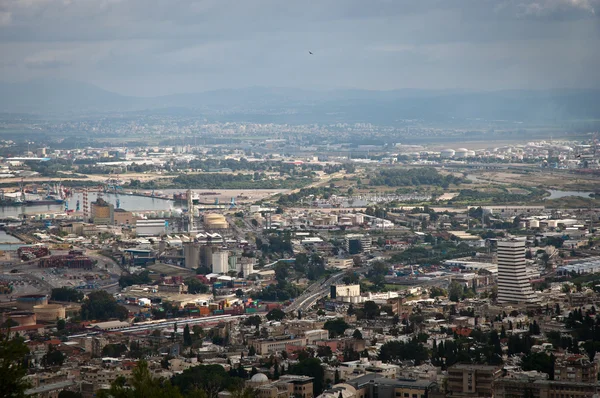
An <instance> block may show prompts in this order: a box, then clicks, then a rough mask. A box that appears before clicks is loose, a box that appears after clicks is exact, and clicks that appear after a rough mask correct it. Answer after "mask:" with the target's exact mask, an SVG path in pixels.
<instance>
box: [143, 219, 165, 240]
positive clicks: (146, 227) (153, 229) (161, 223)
mask: <svg viewBox="0 0 600 398" xmlns="http://www.w3.org/2000/svg"><path fill="white" fill-rule="evenodd" d="M135 233H136V235H137V236H161V235H164V234H165V233H167V222H166V221H165V220H162V219H159V220H137V221H136V223H135Z"/></svg>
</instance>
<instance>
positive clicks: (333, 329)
mask: <svg viewBox="0 0 600 398" xmlns="http://www.w3.org/2000/svg"><path fill="white" fill-rule="evenodd" d="M349 327H350V325H348V324H347V323H346V321H344V319H342V318H337V319H334V320H329V321H327V322H325V325H324V326H323V328H324V329H325V330H328V331H329V337H330V338H336V337H338V336H340V335H342V334H344V332H345V331H346V329H348V328H349Z"/></svg>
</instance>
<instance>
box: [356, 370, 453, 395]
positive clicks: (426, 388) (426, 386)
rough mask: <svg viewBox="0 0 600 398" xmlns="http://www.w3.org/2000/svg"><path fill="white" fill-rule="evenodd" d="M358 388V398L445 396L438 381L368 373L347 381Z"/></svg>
mask: <svg viewBox="0 0 600 398" xmlns="http://www.w3.org/2000/svg"><path fill="white" fill-rule="evenodd" d="M347 384H349V385H351V386H352V387H354V388H355V389H356V394H355V397H356V398H434V397H443V396H444V394H440V392H439V386H438V384H437V383H436V382H433V381H428V380H408V379H388V378H385V377H382V376H380V375H378V374H367V375H365V376H361V377H357V378H356V379H352V380H350V381H348V382H347Z"/></svg>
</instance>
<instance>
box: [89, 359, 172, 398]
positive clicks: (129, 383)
mask: <svg viewBox="0 0 600 398" xmlns="http://www.w3.org/2000/svg"><path fill="white" fill-rule="evenodd" d="M97 396H98V397H99V398H183V396H182V395H181V393H179V391H178V390H177V388H175V387H173V386H172V385H171V383H169V381H168V380H164V379H159V378H155V377H152V374H151V373H150V370H149V369H148V363H147V362H146V361H139V362H138V363H137V366H136V367H135V368H134V369H133V371H132V373H131V378H130V379H125V378H124V377H122V376H121V377H118V378H117V379H116V380H115V381H114V382H113V383H112V384H111V385H110V389H109V390H100V391H99V392H98V394H97Z"/></svg>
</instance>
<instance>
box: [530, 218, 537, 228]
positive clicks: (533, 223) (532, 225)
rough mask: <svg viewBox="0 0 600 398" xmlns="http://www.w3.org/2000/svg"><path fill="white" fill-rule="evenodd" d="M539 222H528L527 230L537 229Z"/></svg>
mask: <svg viewBox="0 0 600 398" xmlns="http://www.w3.org/2000/svg"><path fill="white" fill-rule="evenodd" d="M539 227H540V222H539V221H538V220H529V228H539Z"/></svg>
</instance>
